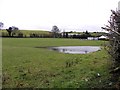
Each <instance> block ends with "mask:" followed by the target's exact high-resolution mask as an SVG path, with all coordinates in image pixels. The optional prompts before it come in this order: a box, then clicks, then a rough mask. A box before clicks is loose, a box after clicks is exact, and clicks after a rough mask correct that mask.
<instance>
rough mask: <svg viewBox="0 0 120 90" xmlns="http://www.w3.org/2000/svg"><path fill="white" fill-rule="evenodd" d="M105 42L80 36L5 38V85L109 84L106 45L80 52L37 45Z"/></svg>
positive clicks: (3, 56) (61, 86) (65, 86)
mask: <svg viewBox="0 0 120 90" xmlns="http://www.w3.org/2000/svg"><path fill="white" fill-rule="evenodd" d="M103 44H104V41H88V40H78V39H52V38H51V39H50V38H45V39H43V38H3V43H2V45H3V48H2V52H3V53H2V54H3V55H2V59H3V61H2V62H3V87H8V88H10V87H11V88H13V87H15V88H16V87H39V88H70V87H73V88H78V87H79V88H85V87H88V88H89V87H97V88H101V87H106V85H108V83H109V80H108V79H109V73H108V67H109V63H108V58H107V57H108V56H107V53H106V52H105V50H104V49H102V50H100V51H97V52H94V53H89V54H86V55H80V54H63V53H59V52H56V51H50V50H48V49H46V48H36V47H49V46H83V45H85V46H86V45H87V46H88V45H90V46H101V45H103ZM98 73H99V74H100V76H99V75H98Z"/></svg>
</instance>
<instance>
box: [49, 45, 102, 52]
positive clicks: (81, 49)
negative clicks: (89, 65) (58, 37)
mask: <svg viewBox="0 0 120 90" xmlns="http://www.w3.org/2000/svg"><path fill="white" fill-rule="evenodd" d="M50 50H54V51H58V52H62V53H69V54H87V53H90V52H95V51H98V50H100V47H99V46H62V47H51V48H50Z"/></svg>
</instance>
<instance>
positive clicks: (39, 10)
mask: <svg viewBox="0 0 120 90" xmlns="http://www.w3.org/2000/svg"><path fill="white" fill-rule="evenodd" d="M118 1H119V0H0V22H3V23H4V25H5V27H4V28H8V27H9V26H17V27H19V29H33V30H36V29H38V30H51V28H52V26H53V25H57V26H58V27H59V29H61V30H66V31H71V30H73V31H75V30H76V31H85V30H88V31H101V28H100V27H101V26H104V24H107V21H108V20H109V17H110V14H111V11H110V10H111V9H113V10H116V8H117V7H118Z"/></svg>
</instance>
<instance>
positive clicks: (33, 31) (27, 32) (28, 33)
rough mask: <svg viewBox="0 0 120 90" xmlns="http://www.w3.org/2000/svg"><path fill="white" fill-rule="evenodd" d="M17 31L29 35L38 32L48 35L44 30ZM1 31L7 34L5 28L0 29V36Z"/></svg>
mask: <svg viewBox="0 0 120 90" xmlns="http://www.w3.org/2000/svg"><path fill="white" fill-rule="evenodd" d="M19 32H21V33H23V35H24V36H30V34H33V33H34V34H40V35H49V34H50V32H49V31H44V30H19ZM2 33H6V34H8V32H7V31H6V30H0V36H1V34H2Z"/></svg>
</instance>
